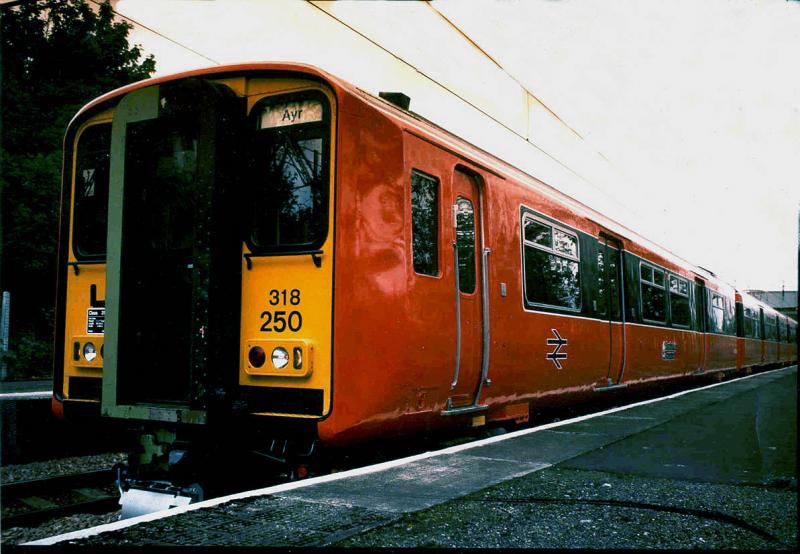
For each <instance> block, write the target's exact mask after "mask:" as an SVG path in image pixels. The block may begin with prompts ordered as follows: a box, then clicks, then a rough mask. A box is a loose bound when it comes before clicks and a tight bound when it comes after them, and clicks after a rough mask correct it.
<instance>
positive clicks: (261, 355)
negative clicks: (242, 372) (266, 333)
mask: <svg viewBox="0 0 800 554" xmlns="http://www.w3.org/2000/svg"><path fill="white" fill-rule="evenodd" d="M247 359H248V360H249V361H250V365H251V366H253V367H261V366H262V365H264V362H266V361H267V353H266V352H264V349H263V348H261V347H260V346H254V347H253V348H251V349H250V352H248V353H247Z"/></svg>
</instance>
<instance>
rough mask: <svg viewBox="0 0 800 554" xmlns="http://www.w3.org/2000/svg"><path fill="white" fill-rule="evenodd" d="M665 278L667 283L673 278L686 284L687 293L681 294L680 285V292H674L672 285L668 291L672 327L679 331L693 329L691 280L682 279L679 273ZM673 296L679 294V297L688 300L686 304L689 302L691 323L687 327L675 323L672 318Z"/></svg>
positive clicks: (669, 274)
mask: <svg viewBox="0 0 800 554" xmlns="http://www.w3.org/2000/svg"><path fill="white" fill-rule="evenodd" d="M665 277H666V279H667V281H669V280H670V278H671V277H675V278H676V279H677V280H678V282H679V283H680V281H683V282H684V283H686V293H682V292H680V285H678V290H676V291H673V290H672V283H668V284H669V288H668V289H667V297H668V298H669V321H670V325H671V326H672V327H676V328H678V329H691V328H692V300H691V297H690V296H689V290H690V287H689V279H687V278H685V277H681V276H680V275H678V274H677V273H667V274H666V276H665ZM673 294H677V295H678V296H681V297H683V298H686V302H687V304H688V307H689V323H688V324H686V325H684V324H682V323H675V319H674V317H673V316H672V295H673Z"/></svg>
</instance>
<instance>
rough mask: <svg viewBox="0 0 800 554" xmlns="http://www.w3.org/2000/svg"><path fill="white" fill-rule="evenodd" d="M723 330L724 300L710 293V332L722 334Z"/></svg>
mask: <svg viewBox="0 0 800 554" xmlns="http://www.w3.org/2000/svg"><path fill="white" fill-rule="evenodd" d="M724 330H725V299H724V298H722V297H721V296H720V295H718V294H714V293H711V332H712V333H722V332H723V331H724Z"/></svg>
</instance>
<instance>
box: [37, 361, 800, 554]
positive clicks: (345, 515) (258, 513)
mask: <svg viewBox="0 0 800 554" xmlns="http://www.w3.org/2000/svg"><path fill="white" fill-rule="evenodd" d="M796 420H797V368H796V366H793V367H791V368H785V369H781V370H776V371H771V372H766V373H761V374H757V375H753V376H750V377H748V378H744V379H738V380H735V381H731V382H726V383H722V384H720V385H716V386H710V387H704V388H702V389H700V390H695V391H690V392H688V393H679V394H678V395H672V396H671V397H667V398H665V399H662V400H659V401H655V402H654V401H649V402H646V403H640V405H635V406H633V407H629V408H625V409H616V410H611V411H609V413H604V414H603V415H599V416H596V417H582V418H578V421H574V422H561V423H560V424H555V425H553V424H551V425H547V426H543V428H539V429H535V430H524V431H521V432H515V433H509V434H508V435H506V436H502V437H497V438H496V439H490V440H488V441H481V445H480V446H476V447H471V448H464V449H462V448H461V447H458V448H455V449H447V450H445V451H444V452H443V453H441V454H436V455H430V456H427V455H426V456H422V457H414V459H412V460H410V461H408V463H403V464H402V465H397V466H395V467H389V468H387V469H381V470H380V471H374V472H371V473H364V474H358V473H357V474H351V472H345V473H347V474H348V476H347V478H344V479H336V476H335V475H334V476H328V477H330V478H331V479H330V480H327V481H326V480H325V479H323V480H322V482H320V480H317V479H313V480H309V481H308V482H306V483H304V482H300V483H293V484H291V485H290V486H289V487H288V488H287V487H286V486H279V487H274V488H272V489H265V490H264V491H263V493H259V496H255V497H251V498H238V499H236V498H234V499H232V500H227V501H221V502H217V503H216V505H212V506H209V507H204V506H203V505H202V503H201V504H200V505H196V506H194V507H189V508H192V509H190V510H186V509H183V508H182V509H178V510H175V512H176V513H177V515H172V516H171V517H164V518H160V519H153V520H152V521H147V522H143V523H139V524H136V525H132V526H128V527H124V528H117V529H116V530H112V529H113V528H114V526H115V525H117V524H112V527H108V526H107V527H106V529H108V530H107V531H106V532H102V533H100V534H95V535H92V536H88V537H84V538H80V539H78V538H72V539H71V540H70V539H68V538H67V537H61V540H65V539H67V542H70V543H73V544H81V545H114V544H117V545H121V544H126V545H241V546H358V547H377V546H399V547H415V546H442V547H451V546H452V547H461V548H486V547H525V548H530V547H545V548H578V547H583V548H632V547H633V548H653V547H655V548H693V547H700V548H705V547H707V548H768V549H788V550H794V549H796V547H797V477H796V460H797V453H796V441H797V423H796ZM213 502H214V501H212V503H213ZM72 536H73V537H74V535H72ZM42 542H48V541H42ZM49 542H53V541H52V540H51V541H49Z"/></svg>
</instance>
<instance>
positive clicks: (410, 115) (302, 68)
mask: <svg viewBox="0 0 800 554" xmlns="http://www.w3.org/2000/svg"><path fill="white" fill-rule="evenodd" d="M248 71H282V72H289V73H299V74H304V75H307V76H308V75H310V76H312V77H316V78H318V79H321V80H324V81H326V82H328V83H329V84H330V85H332V86H333V87H334V88H335V89H339V91H342V92H346V93H349V94H351V95H354V96H357V97H359V98H361V99H362V100H364V101H365V102H366V103H368V104H369V105H371V106H372V107H374V108H376V109H378V110H379V111H381V112H382V113H383V114H385V115H386V116H387V117H390V118H392V119H394V120H395V121H398V122H402V124H404V125H405V126H406V127H413V128H415V130H416V131H417V132H421V133H423V134H426V135H428V136H429V137H431V138H433V139H436V140H437V141H439V142H441V143H445V144H446V145H447V146H448V147H449V148H450V149H451V150H453V151H454V152H456V153H457V154H459V155H460V156H462V157H464V158H465V159H467V160H470V161H472V162H473V163H476V165H478V166H483V168H484V169H486V170H488V171H490V172H492V173H495V174H496V175H499V176H500V177H502V178H506V177H509V178H512V179H514V180H516V181H517V182H520V183H522V184H524V185H526V186H528V187H530V188H534V189H536V190H537V192H540V193H542V194H545V195H547V196H549V197H550V198H552V199H553V200H556V201H558V202H559V203H561V204H564V205H566V206H568V207H569V208H571V209H572V210H574V211H575V212H576V213H578V215H581V216H583V217H585V218H587V219H589V220H591V221H593V222H594V223H596V224H597V225H599V226H601V227H604V228H606V229H607V230H608V231H609V232H611V233H613V234H616V235H618V236H620V237H621V238H623V239H626V240H629V241H632V242H633V243H636V244H638V245H639V246H642V247H645V248H647V249H649V250H651V251H652V252H653V253H654V254H656V255H658V256H659V257H661V258H663V259H664V260H666V261H669V262H671V263H673V264H674V265H676V266H679V267H682V268H683V269H684V270H686V271H687V272H690V273H693V274H694V275H695V276H696V277H700V278H702V279H703V280H705V281H706V282H707V283H712V284H713V285H715V287H717V288H718V289H720V290H723V291H724V292H726V293H727V294H731V295H732V294H734V291H735V289H734V287H733V286H732V285H730V284H729V283H727V282H726V281H724V280H722V279H721V278H719V277H718V276H717V275H716V274H714V273H713V272H712V271H710V270H708V269H705V268H703V267H702V266H699V265H696V264H693V263H691V262H689V261H688V260H685V259H684V258H681V257H680V256H678V255H677V254H675V253H673V252H671V251H670V250H668V249H666V248H664V247H662V246H660V245H658V244H657V243H655V242H653V241H651V240H649V239H647V238H646V237H644V236H642V235H640V234H639V233H637V232H636V231H634V230H633V229H631V228H629V227H627V226H626V225H623V224H621V223H619V222H617V221H614V220H613V219H611V218H609V217H607V216H605V215H604V214H602V213H601V212H598V211H597V210H595V209H594V208H592V207H590V206H588V205H586V204H584V203H583V202H581V201H579V200H577V199H575V198H573V197H571V196H568V195H567V194H565V193H563V192H561V191H560V190H558V189H557V188H556V187H555V186H553V185H550V184H548V183H545V182H544V181H542V180H540V179H538V178H537V177H535V176H533V175H530V174H529V173H526V172H525V171H523V170H521V169H520V168H518V167H516V166H514V165H512V164H510V163H508V162H506V161H503V160H502V159H500V158H499V157H498V156H497V155H495V154H491V153H490V152H487V151H486V150H484V149H482V148H480V147H478V146H476V145H474V144H472V143H470V142H469V141H467V140H465V139H463V138H461V137H459V136H457V135H455V134H453V133H452V132H450V131H448V130H447V129H444V128H443V127H441V126H440V125H438V124H436V123H434V122H432V121H430V120H428V119H426V118H425V117H423V116H421V115H419V114H417V113H414V112H412V111H407V110H403V109H401V108H399V107H398V106H396V105H395V104H393V103H391V102H389V101H387V100H384V99H382V98H379V97H377V96H375V95H373V94H371V93H369V92H367V91H365V90H362V89H360V88H358V87H357V86H355V85H353V84H351V83H348V82H347V81H344V80H342V79H340V78H339V77H336V76H334V75H332V74H330V73H328V72H326V71H325V70H323V69H320V68H318V67H316V66H312V65H308V64H302V63H292V62H265V61H261V62H249V63H239V64H229V65H219V66H211V67H206V68H201V69H195V70H191V71H185V72H180V73H174V74H170V75H164V76H160V77H154V78H150V79H145V80H142V81H138V82H135V83H131V84H129V85H126V86H123V87H120V88H117V89H115V90H113V91H111V92H108V93H106V94H104V95H102V96H100V97H98V98H96V99H95V100H92V101H91V102H89V103H88V104H86V105H85V106H84V107H83V108H81V110H80V111H79V112H78V113H77V114H76V115H75V117H73V119H72V121H71V122H70V126H72V125H73V123H74V122H75V121H77V120H78V119H80V118H81V117H82V116H83V115H85V114H86V113H87V112H89V111H92V110H94V109H97V108H100V107H102V106H104V105H108V104H110V103H111V102H112V101H113V100H115V99H117V98H119V97H121V96H122V95H123V94H125V93H127V92H130V91H132V90H136V89H139V88H143V87H146V86H151V85H155V84H159V83H164V82H168V81H174V80H177V79H184V78H189V77H200V76H221V75H224V74H238V73H243V72H248Z"/></svg>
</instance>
